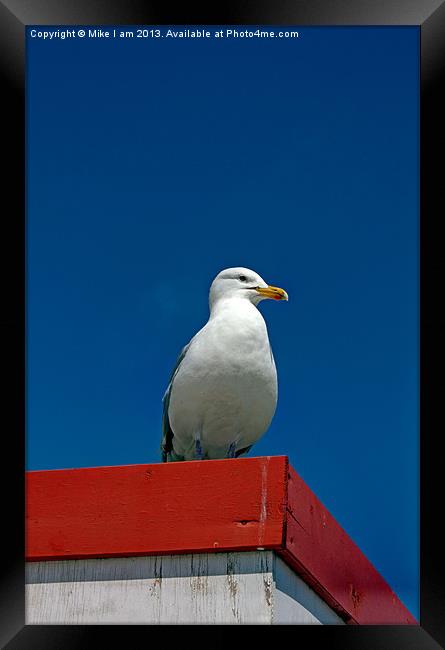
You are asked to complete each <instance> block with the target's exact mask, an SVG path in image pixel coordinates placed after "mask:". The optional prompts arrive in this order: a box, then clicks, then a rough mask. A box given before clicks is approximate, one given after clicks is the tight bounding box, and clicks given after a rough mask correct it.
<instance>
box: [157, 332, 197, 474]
mask: <svg viewBox="0 0 445 650" xmlns="http://www.w3.org/2000/svg"><path fill="white" fill-rule="evenodd" d="M192 341H193V339H192ZM192 341H190V342H189V343H187V345H185V346H184V347H183V348H182V350H181V352H180V354H179V357H178V358H177V359H176V363H175V367H174V368H173V370H172V373H171V375H170V380H169V383H168V386H167V390H166V391H165V393H164V397H163V398H162V404H163V409H162V440H161V453H162V462H163V463H166V462H167V461H168V460H169V458H170V459H171V460H184V459H183V458H180V457H178V456H176V455H175V456H174V458H172V455H174V451H173V436H174V433H173V431H172V428H171V426H170V420H169V417H168V407H169V406H170V395H171V392H172V386H173V381H174V379H175V377H176V374H177V372H178V370H179V366H180V365H181V363H182V361H183V359H184V357H185V355H186V354H187V350H188V349H189V347H190V345H191V343H192Z"/></svg>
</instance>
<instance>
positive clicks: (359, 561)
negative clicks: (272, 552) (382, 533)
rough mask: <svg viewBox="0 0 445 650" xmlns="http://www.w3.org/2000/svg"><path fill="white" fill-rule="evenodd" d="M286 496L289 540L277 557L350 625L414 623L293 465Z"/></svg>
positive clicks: (287, 539) (287, 535)
mask: <svg viewBox="0 0 445 650" xmlns="http://www.w3.org/2000/svg"><path fill="white" fill-rule="evenodd" d="M287 493H288V503H287V510H288V513H287V526H286V542H285V548H284V549H283V550H282V551H279V554H280V555H281V556H282V558H283V559H284V560H285V561H286V562H287V563H288V564H289V565H290V566H292V567H293V568H294V569H295V571H296V573H299V574H301V575H302V577H303V578H304V580H305V582H307V583H308V584H310V585H311V586H312V587H313V589H314V590H315V591H317V592H318V593H319V594H320V595H321V596H322V597H323V598H324V600H326V601H327V602H328V603H329V604H330V605H331V607H333V609H335V610H336V611H337V612H338V613H339V614H340V615H342V617H343V618H345V619H346V620H348V619H349V620H348V622H351V623H359V624H361V625H366V624H378V625H383V624H403V623H405V624H414V625H416V624H417V621H416V620H415V618H414V617H413V616H412V615H411V614H410V613H409V611H408V610H407V609H406V607H405V606H404V605H403V603H402V602H401V601H400V600H399V599H398V597H397V596H396V595H395V593H394V592H393V591H392V590H391V588H390V587H389V585H388V584H387V583H386V582H385V580H384V579H383V577H382V576H381V575H380V574H379V573H378V571H377V570H376V569H375V568H374V566H373V565H372V564H371V563H370V562H369V560H368V559H367V558H366V557H365V555H363V553H362V552H361V551H360V549H359V548H358V547H357V546H356V544H355V543H354V542H353V541H352V540H351V538H350V537H349V536H348V535H347V534H346V532H345V531H344V530H343V529H342V528H341V526H340V525H339V524H338V523H337V522H336V520H335V519H334V518H333V517H332V515H331V514H330V513H329V512H328V511H327V510H326V508H325V507H324V506H323V504H322V503H321V501H320V500H319V499H318V498H317V497H316V496H315V494H314V493H313V492H312V491H311V490H310V489H309V487H308V486H307V485H306V483H305V482H304V481H303V480H302V479H301V478H300V477H299V476H298V474H297V473H296V472H295V471H294V470H293V469H292V468H291V467H290V468H289V475H288V490H287ZM370 526H372V522H370Z"/></svg>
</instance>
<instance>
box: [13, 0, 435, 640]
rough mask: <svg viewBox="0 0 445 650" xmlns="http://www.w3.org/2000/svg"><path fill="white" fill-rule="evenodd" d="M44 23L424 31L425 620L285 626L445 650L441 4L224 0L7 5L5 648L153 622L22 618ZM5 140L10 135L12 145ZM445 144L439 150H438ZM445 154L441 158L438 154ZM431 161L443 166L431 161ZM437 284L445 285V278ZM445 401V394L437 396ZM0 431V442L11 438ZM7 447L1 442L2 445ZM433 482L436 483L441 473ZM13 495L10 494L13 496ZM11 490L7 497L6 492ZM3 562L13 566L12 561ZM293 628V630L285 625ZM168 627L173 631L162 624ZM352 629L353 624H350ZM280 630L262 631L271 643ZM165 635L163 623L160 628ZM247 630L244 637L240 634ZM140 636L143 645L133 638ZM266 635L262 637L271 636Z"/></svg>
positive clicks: (112, 635) (102, 635)
mask: <svg viewBox="0 0 445 650" xmlns="http://www.w3.org/2000/svg"><path fill="white" fill-rule="evenodd" d="M32 24H41V25H76V24H77V25H82V24H87V25H107V24H108V25H110V24H123V25H130V24H138V25H146V24H151V25H212V24H214V25H225V24H227V25H231V24H233V25H298V26H310V25H313V26H323V25H324V26H328V25H331V26H334V25H336V26H346V25H349V26H359V25H362V26H383V25H388V26H396V25H415V26H418V27H419V28H420V44H421V48H420V51H421V56H420V59H421V60H420V68H421V69H420V80H421V93H420V94H421V96H420V605H421V607H420V625H419V626H378V625H376V626H360V627H358V626H346V627H343V626H341V627H337V626H320V627H319V626H316V627H315V628H314V627H313V626H290V627H291V628H292V629H291V630H289V631H290V633H291V634H292V635H293V636H295V637H296V638H298V640H300V639H301V641H303V638H302V635H303V636H304V639H305V640H306V639H307V641H306V642H307V643H313V642H314V641H315V642H323V641H324V642H325V643H328V644H330V645H331V646H333V647H339V648H342V649H343V648H361V649H365V650H366V649H367V648H369V649H370V650H378V649H380V648H381V649H386V648H388V649H391V650H393V649H396V648H412V649H413V650H421V649H423V648H428V649H429V648H431V649H432V648H439V647H442V646H443V647H445V597H444V596H445V589H444V585H443V582H442V581H441V580H440V575H439V573H440V572H439V568H438V567H440V566H441V560H442V557H441V556H442V549H441V548H440V546H441V541H440V540H441V535H440V534H439V524H438V523H437V522H438V520H439V521H440V517H438V516H437V515H438V514H439V515H440V512H441V508H440V506H439V499H440V491H439V481H440V477H441V470H442V458H441V455H440V454H439V453H436V450H435V437H436V435H437V436H439V435H440V434H441V433H442V435H443V432H444V431H445V417H444V409H443V407H442V404H441V401H442V400H443V395H444V394H445V391H444V390H443V389H444V388H445V382H444V378H443V372H441V369H442V368H443V367H444V366H445V354H444V345H443V342H442V341H443V332H444V331H445V306H444V301H443V279H444V278H445V274H444V267H445V255H444V253H443V250H442V249H443V243H442V242H443V239H442V237H441V236H440V235H441V234H442V231H441V229H440V217H441V216H442V215H443V209H442V214H441V211H440V208H441V202H440V200H441V198H442V196H443V191H441V190H442V186H443V185H444V180H443V171H442V170H443V163H442V164H441V162H440V154H442V149H443V145H444V144H445V130H444V127H443V116H444V115H445V100H444V99H443V97H442V94H443V93H442V92H441V85H442V84H444V81H445V0H386V1H385V2H380V1H379V2H377V1H376V0H275V2H273V3H272V2H268V1H267V0H257V2H256V3H253V2H251V3H247V2H246V1H244V2H243V1H239V2H234V1H230V0H227V2H226V5H225V6H224V5H222V6H219V5H213V6H212V7H210V4H209V5H207V6H202V7H200V6H198V5H193V4H187V5H185V4H184V5H182V6H179V7H174V6H172V7H170V6H169V5H167V4H166V3H161V2H160V1H158V0H156V1H150V0H146V1H143V0H127V2H126V3H125V4H124V2H119V0H108V1H107V2H106V3H105V2H103V0H90V2H88V1H86V0H34V1H33V2H32V3H30V2H27V0H7V1H6V2H5V1H4V0H0V74H1V76H2V81H3V84H2V88H4V89H5V91H6V92H4V93H2V95H3V97H4V100H3V102H2V103H3V104H4V107H5V109H6V115H5V118H4V129H3V134H4V135H3V142H5V140H6V142H7V144H6V145H4V146H3V147H2V153H3V156H2V157H3V159H4V161H5V163H6V166H5V168H6V170H7V175H5V177H4V178H5V182H4V183H3V192H2V194H3V204H4V206H9V207H8V208H7V209H5V210H4V213H3V224H5V225H6V232H5V233H4V238H3V241H4V242H5V243H6V245H5V246H3V255H2V256H1V261H2V262H4V264H5V268H4V272H3V278H5V279H7V281H6V282H4V283H3V291H2V298H3V300H2V306H3V316H2V318H1V319H0V327H1V334H2V336H1V341H2V344H3V349H2V360H4V361H5V362H4V363H3V364H2V365H3V368H4V369H5V372H4V374H5V379H6V381H5V388H4V390H3V392H2V394H3V396H4V405H5V407H7V408H6V411H7V415H8V419H7V423H8V424H7V426H5V427H4V431H5V434H6V432H7V434H6V435H7V442H8V453H7V455H5V458H6V457H7V458H8V462H7V463H4V467H3V472H1V478H2V481H3V483H4V484H3V494H4V499H3V505H4V506H5V505H6V506H8V511H7V512H6V513H5V514H4V535H3V540H2V541H3V544H4V549H5V550H4V555H3V557H4V561H3V562H2V563H1V569H0V571H1V577H0V594H1V596H0V644H1V647H6V645H7V647H8V648H11V650H15V649H21V648H26V649H28V648H45V649H52V648H54V649H57V650H59V649H61V648H64V649H65V648H85V647H93V646H97V645H101V644H102V643H104V642H106V639H108V638H109V639H110V641H114V643H116V642H119V640H121V641H122V642H123V643H128V642H129V641H131V642H132V643H135V642H136V643H138V644H139V642H140V643H141V644H142V643H147V641H149V640H151V639H152V638H153V633H155V632H156V629H154V628H153V627H152V626H120V625H119V626H31V625H25V615H24V604H25V598H24V583H25V572H24V503H25V493H24V457H25V440H24V431H25V346H24V341H25V274H26V270H25V264H26V260H25V182H24V169H25V105H24V88H25V27H26V26H27V25H32ZM8 139H9V142H8ZM441 145H442V147H441ZM442 155H443V154H442ZM436 159H437V160H438V161H439V162H438V163H436ZM441 280H442V282H441ZM441 398H442V400H441ZM6 435H5V438H6ZM4 444H5V443H4ZM436 477H437V478H436ZM9 495H10V496H9ZM8 497H9V498H8ZM5 560H6V561H5ZM199 627H200V630H199V632H200V633H201V635H202V638H203V641H205V643H206V645H207V646H210V647H212V648H213V647H218V648H219V647H222V646H223V645H225V644H226V643H227V641H229V635H231V634H232V631H233V630H235V632H234V633H235V634H236V637H237V640H239V641H241V642H243V641H244V642H249V641H251V639H252V637H251V635H252V631H254V630H252V627H254V628H256V627H257V626H244V627H239V626H228V627H224V626H199ZM281 627H287V626H281ZM167 628H168V629H167ZM170 630H172V632H173V633H174V634H180V637H178V640H179V639H181V641H180V642H181V643H184V641H186V637H188V635H190V636H189V637H188V638H187V641H190V643H194V644H196V642H197V638H196V634H195V631H196V626H176V628H174V626H163V627H162V635H163V639H164V640H166V637H165V635H166V634H167V632H170ZM345 630H347V631H345ZM277 631H278V630H277V628H273V634H274V637H271V636H268V635H270V634H272V629H268V628H263V627H262V628H261V632H260V633H261V635H262V636H264V643H267V641H268V640H269V639H271V640H272V639H275V638H276V636H275V632H277ZM160 632H161V630H160ZM246 633H247V634H248V635H249V636H248V637H246V636H245V634H246ZM136 639H138V640H139V641H136ZM266 639H267V640H266Z"/></svg>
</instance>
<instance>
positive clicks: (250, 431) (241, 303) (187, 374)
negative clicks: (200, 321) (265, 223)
mask: <svg viewBox="0 0 445 650" xmlns="http://www.w3.org/2000/svg"><path fill="white" fill-rule="evenodd" d="M265 298H272V299H275V300H287V293H286V292H285V291H284V290H283V289H279V288H277V287H271V286H268V285H267V284H266V283H265V282H264V280H263V279H262V278H261V277H260V276H259V275H258V274H257V273H255V272H254V271H251V270H249V269H245V268H241V267H239V268H232V269H225V270H224V271H221V273H219V274H218V275H217V276H216V278H215V280H214V281H213V283H212V286H211V288H210V296H209V302H210V318H209V320H208V322H207V323H206V325H205V326H204V327H203V328H202V329H201V330H200V331H199V332H198V333H197V334H195V336H194V337H193V338H192V340H191V341H190V342H189V343H188V344H187V345H186V346H185V347H184V348H183V350H182V352H181V354H180V356H179V358H178V361H177V363H176V366H175V369H174V370H173V373H172V376H171V379H170V383H169V385H168V387H167V390H166V392H165V395H164V399H163V402H164V414H163V439H162V445H161V448H162V457H163V460H164V461H175V460H196V459H216V458H235V457H237V456H239V455H241V454H243V453H246V452H247V451H249V449H250V448H251V446H252V445H253V444H254V443H255V442H256V441H257V440H258V439H259V438H260V437H261V436H262V435H263V434H264V433H265V431H266V430H267V429H268V427H269V425H270V423H271V421H272V418H273V415H274V413H275V409H276V404H277V393H278V390H277V371H276V367H275V361H274V358H273V354H272V350H271V347H270V343H269V337H268V333H267V327H266V323H265V322H264V319H263V317H262V315H261V313H260V312H259V311H258V309H257V307H256V305H257V304H258V303H259V302H260V301H261V300H264V299H265Z"/></svg>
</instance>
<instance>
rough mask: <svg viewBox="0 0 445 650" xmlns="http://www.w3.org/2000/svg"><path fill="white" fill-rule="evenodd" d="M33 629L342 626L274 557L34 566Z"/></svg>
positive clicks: (30, 582) (30, 586)
mask: <svg viewBox="0 0 445 650" xmlns="http://www.w3.org/2000/svg"><path fill="white" fill-rule="evenodd" d="M26 577H27V585H26V623H27V624H169V623H172V624H189V623H201V624H214V623H220V624H272V623H278V624H279V623H302V624H320V623H331V624H332V623H341V622H342V621H341V620H340V619H339V618H338V617H337V616H336V614H335V613H334V612H332V611H331V610H329V608H328V607H327V605H325V603H323V601H322V600H321V599H320V598H319V597H318V596H317V595H316V594H315V593H314V592H313V591H312V590H311V589H310V588H309V587H307V585H305V583H304V582H303V581H302V580H301V579H300V578H299V577H298V576H296V575H295V574H293V573H292V571H290V570H289V569H287V570H286V567H285V565H284V563H283V562H282V561H281V560H279V558H275V557H274V554H273V552H271V551H262V552H259V551H258V552H247V553H246V552H244V553H212V554H196V555H195V554H193V555H177V556H158V557H156V556H155V557H153V556H150V557H132V558H108V559H95V560H92V559H90V560H67V561H52V562H33V563H28V565H27V569H26Z"/></svg>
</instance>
